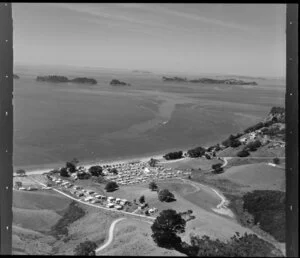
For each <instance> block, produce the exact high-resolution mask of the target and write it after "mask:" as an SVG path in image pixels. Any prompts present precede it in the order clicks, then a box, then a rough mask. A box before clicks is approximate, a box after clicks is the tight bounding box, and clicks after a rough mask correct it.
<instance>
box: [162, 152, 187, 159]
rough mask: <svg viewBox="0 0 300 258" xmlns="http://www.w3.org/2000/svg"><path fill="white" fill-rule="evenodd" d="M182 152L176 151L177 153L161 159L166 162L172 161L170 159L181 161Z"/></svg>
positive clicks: (168, 154) (171, 153)
mask: <svg viewBox="0 0 300 258" xmlns="http://www.w3.org/2000/svg"><path fill="white" fill-rule="evenodd" d="M182 154H183V153H182V151H177V152H170V153H167V154H166V155H164V156H163V157H164V158H165V159H166V160H172V159H181V158H182Z"/></svg>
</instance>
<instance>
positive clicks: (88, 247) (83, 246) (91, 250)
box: [74, 240, 97, 256]
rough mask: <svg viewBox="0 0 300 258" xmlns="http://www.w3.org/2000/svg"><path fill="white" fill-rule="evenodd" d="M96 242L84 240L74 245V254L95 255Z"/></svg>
mask: <svg viewBox="0 0 300 258" xmlns="http://www.w3.org/2000/svg"><path fill="white" fill-rule="evenodd" d="M96 248H97V244H96V243H95V242H92V241H89V240H87V241H85V242H83V243H80V244H79V245H77V246H76V247H75V250H74V254H75V255H76V256H95V255H96V252H95V250H96Z"/></svg>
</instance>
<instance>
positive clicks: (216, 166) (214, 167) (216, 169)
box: [211, 163, 223, 174]
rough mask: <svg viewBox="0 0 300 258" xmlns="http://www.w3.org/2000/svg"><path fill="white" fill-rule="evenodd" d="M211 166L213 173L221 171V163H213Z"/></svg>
mask: <svg viewBox="0 0 300 258" xmlns="http://www.w3.org/2000/svg"><path fill="white" fill-rule="evenodd" d="M211 168H212V169H213V173H215V174H220V173H222V172H223V168H222V164H221V163H218V164H213V165H212V166H211Z"/></svg>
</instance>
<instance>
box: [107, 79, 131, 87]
mask: <svg viewBox="0 0 300 258" xmlns="http://www.w3.org/2000/svg"><path fill="white" fill-rule="evenodd" d="M110 85H112V86H131V85H130V84H129V83H126V82H122V81H119V80H117V79H113V80H111V82H110Z"/></svg>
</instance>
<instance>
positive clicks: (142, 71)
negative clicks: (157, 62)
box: [132, 70, 151, 74]
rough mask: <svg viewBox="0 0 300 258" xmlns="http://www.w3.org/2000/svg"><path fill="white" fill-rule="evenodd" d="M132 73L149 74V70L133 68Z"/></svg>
mask: <svg viewBox="0 0 300 258" xmlns="http://www.w3.org/2000/svg"><path fill="white" fill-rule="evenodd" d="M132 72H133V73H145V74H150V73H151V72H149V71H144V70H133V71H132Z"/></svg>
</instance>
